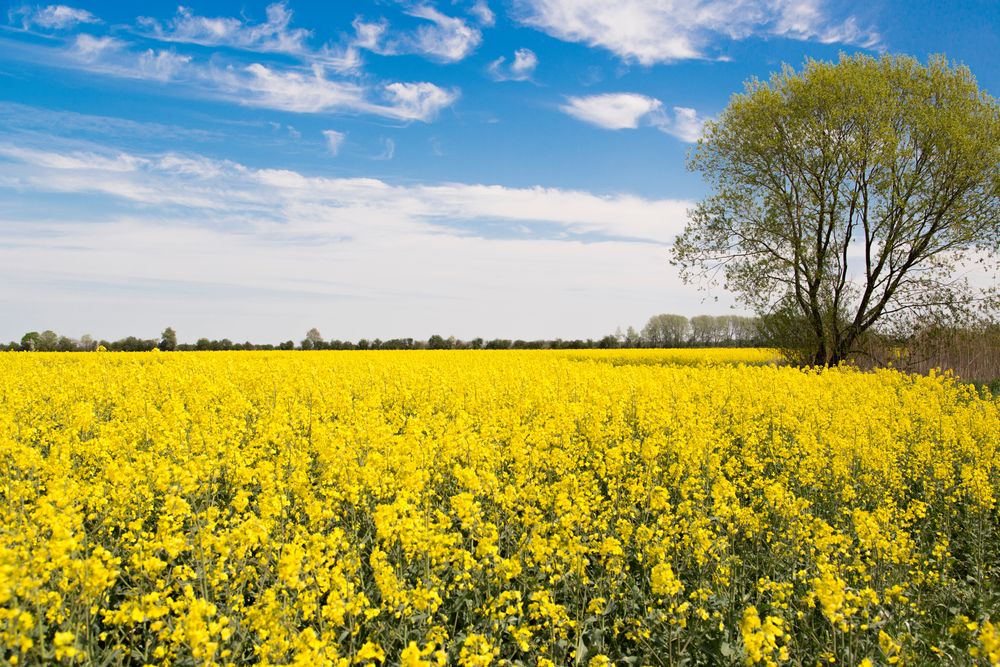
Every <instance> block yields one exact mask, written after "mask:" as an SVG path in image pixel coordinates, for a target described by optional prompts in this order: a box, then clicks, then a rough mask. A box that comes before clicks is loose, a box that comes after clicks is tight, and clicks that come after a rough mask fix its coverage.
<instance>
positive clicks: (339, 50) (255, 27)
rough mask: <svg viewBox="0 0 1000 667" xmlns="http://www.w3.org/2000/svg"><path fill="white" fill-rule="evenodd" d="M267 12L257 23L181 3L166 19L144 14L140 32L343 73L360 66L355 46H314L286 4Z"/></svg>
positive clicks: (271, 5)
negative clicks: (200, 12) (206, 13)
mask: <svg viewBox="0 0 1000 667" xmlns="http://www.w3.org/2000/svg"><path fill="white" fill-rule="evenodd" d="M265 13H266V16H267V18H266V20H265V21H263V22H260V23H255V22H253V21H252V20H250V19H247V18H246V17H239V18H237V17H232V16H216V17H208V16H199V15H198V14H195V13H194V12H193V11H191V10H190V9H189V8H187V7H183V6H182V7H179V8H178V9H177V14H176V15H175V16H174V17H173V18H171V19H169V20H167V21H162V22H161V21H158V20H157V19H155V18H151V17H146V16H141V17H139V18H138V19H137V23H138V25H139V27H140V29H139V34H140V35H142V36H143V37H146V38H150V39H156V40H159V41H163V42H174V43H182V44H197V45H199V46H211V47H222V48H229V49H236V50H242V51H249V52H253V53H276V54H284V55H290V56H294V57H297V58H299V59H301V60H303V61H306V62H310V63H321V64H323V65H324V66H326V67H329V68H331V69H333V70H335V71H337V72H341V73H355V72H357V71H358V70H359V68H360V67H361V64H362V63H361V58H360V55H359V53H358V49H357V48H355V47H353V46H345V45H339V46H338V45H331V44H324V45H323V46H321V47H319V48H312V47H311V46H310V45H309V39H310V38H311V37H312V35H313V33H312V31H311V30H307V29H305V28H293V27H291V23H292V18H293V12H292V11H291V10H290V9H289V8H288V5H287V4H286V3H284V2H276V3H272V4H270V5H268V6H267V8H266V10H265Z"/></svg>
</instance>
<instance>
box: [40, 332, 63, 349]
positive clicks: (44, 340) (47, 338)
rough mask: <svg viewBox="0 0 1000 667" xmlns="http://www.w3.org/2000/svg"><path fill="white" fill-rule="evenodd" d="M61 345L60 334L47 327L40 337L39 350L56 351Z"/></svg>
mask: <svg viewBox="0 0 1000 667" xmlns="http://www.w3.org/2000/svg"><path fill="white" fill-rule="evenodd" d="M58 346H59V334H57V333H56V332H55V331H52V330H51V329H46V330H45V331H43V332H42V333H41V335H40V336H39V337H38V346H37V348H36V349H37V350H38V351H39V352H55V351H56V349H57V348H58Z"/></svg>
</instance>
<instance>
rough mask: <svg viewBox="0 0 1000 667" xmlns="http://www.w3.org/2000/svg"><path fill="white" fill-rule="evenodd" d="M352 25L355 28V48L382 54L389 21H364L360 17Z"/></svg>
mask: <svg viewBox="0 0 1000 667" xmlns="http://www.w3.org/2000/svg"><path fill="white" fill-rule="evenodd" d="M351 25H352V26H354V35H355V37H354V42H353V45H354V46H356V47H358V48H361V49H367V50H368V51H374V52H376V53H381V52H382V49H383V47H382V41H383V39H384V38H385V35H386V34H387V33H388V31H389V22H388V21H386V20H385V19H381V20H379V21H364V20H363V19H362V18H361V17H360V16H359V17H357V18H355V19H354V21H353V22H352V23H351Z"/></svg>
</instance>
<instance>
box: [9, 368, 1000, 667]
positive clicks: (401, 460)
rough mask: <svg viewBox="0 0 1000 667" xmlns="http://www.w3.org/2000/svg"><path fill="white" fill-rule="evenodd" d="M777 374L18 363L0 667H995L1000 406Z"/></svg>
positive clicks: (942, 384)
mask: <svg viewBox="0 0 1000 667" xmlns="http://www.w3.org/2000/svg"><path fill="white" fill-rule="evenodd" d="M768 358H769V355H768V354H767V353H765V352H755V351H739V350H735V351H734V350H728V351H726V350H716V351H708V352H694V351H689V352H681V353H668V352H656V351H606V352H605V351H591V352H545V351H540V352H511V351H504V352H486V351H468V352H371V353H368V352H346V353H341V352H313V353H305V352H275V353H264V352H261V353H255V352H234V353H225V352H220V353H162V354H161V353H156V352H153V353H149V354H113V353H90V354H85V353H80V354H40V353H39V354H19V353H8V354H0V647H2V655H0V659H2V661H3V662H5V663H9V664H18V665H25V664H50V663H53V662H60V661H61V662H62V663H64V664H71V663H77V664H95V665H116V664H130V665H131V664H134V665H142V664H158V665H172V664H181V665H190V664H197V665H222V664H230V663H231V664H245V663H248V662H252V663H258V664H296V665H324V664H326V665H365V664H368V665H373V664H381V663H385V664H388V665H394V664H404V665H444V664H457V665H490V664H493V665H501V664H521V665H571V664H584V665H611V664H614V665H630V666H638V665H644V664H648V665H668V664H677V665H680V664H733V665H737V664H762V665H763V664H766V665H775V664H795V665H797V664H809V665H814V664H817V662H823V663H833V662H835V663H836V664H838V665H840V664H846V665H880V664H911V665H927V664H938V663H944V664H979V665H985V664H994V665H996V664H1000V569H998V568H1000V565H998V564H1000V518H998V507H997V497H998V494H1000V451H998V446H1000V401H997V400H996V399H992V398H984V397H981V396H980V395H978V394H977V393H976V392H975V390H974V389H972V388H970V387H967V386H964V385H961V384H958V383H956V382H954V381H953V380H951V379H949V378H947V377H941V376H931V377H920V376H906V375H903V374H901V373H898V372H895V371H881V372H875V373H861V372H857V371H851V370H847V369H834V370H829V371H824V372H818V371H817V372H803V371H799V370H796V369H792V368H783V367H776V366H772V365H767V364H762V363H760V362H765V361H767V360H768ZM739 362H748V363H746V364H744V363H739ZM749 362H752V363H749Z"/></svg>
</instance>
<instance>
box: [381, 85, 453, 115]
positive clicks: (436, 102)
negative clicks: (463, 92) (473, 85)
mask: <svg viewBox="0 0 1000 667" xmlns="http://www.w3.org/2000/svg"><path fill="white" fill-rule="evenodd" d="M385 96H386V98H388V100H389V104H388V105H377V106H373V107H371V108H372V110H373V111H376V112H380V113H381V114H382V115H385V116H390V117H396V118H399V119H400V120H422V121H425V122H426V121H429V120H433V119H434V118H435V117H436V116H437V115H438V113H439V112H440V111H441V110H442V109H445V108H447V107H450V106H451V105H452V104H454V103H455V101H456V100H458V91H457V90H445V89H444V88H439V87H438V86H436V85H434V84H433V83H427V82H419V83H390V84H388V85H386V86H385Z"/></svg>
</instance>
